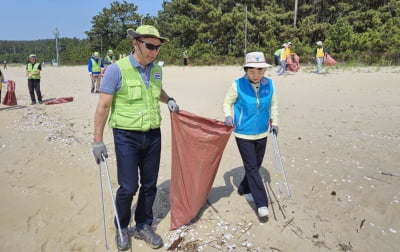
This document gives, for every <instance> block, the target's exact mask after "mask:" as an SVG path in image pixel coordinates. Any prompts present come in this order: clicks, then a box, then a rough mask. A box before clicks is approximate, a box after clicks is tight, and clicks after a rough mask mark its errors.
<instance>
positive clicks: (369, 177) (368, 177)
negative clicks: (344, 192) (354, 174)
mask: <svg viewBox="0 0 400 252" xmlns="http://www.w3.org/2000/svg"><path fill="white" fill-rule="evenodd" d="M364 178H365V179H366V180H373V179H374V180H377V181H380V182H383V183H386V184H390V183H389V182H386V181H385V180H383V179H378V178H374V177H371V176H366V175H365V176H364Z"/></svg>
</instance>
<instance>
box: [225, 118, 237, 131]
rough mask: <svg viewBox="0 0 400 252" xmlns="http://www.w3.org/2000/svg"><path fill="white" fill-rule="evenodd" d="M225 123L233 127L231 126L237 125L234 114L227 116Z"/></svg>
mask: <svg viewBox="0 0 400 252" xmlns="http://www.w3.org/2000/svg"><path fill="white" fill-rule="evenodd" d="M224 123H225V125H226V126H228V127H231V128H233V126H234V125H235V123H234V122H233V118H232V116H227V117H225V121H224Z"/></svg>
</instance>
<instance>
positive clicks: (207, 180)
mask: <svg viewBox="0 0 400 252" xmlns="http://www.w3.org/2000/svg"><path fill="white" fill-rule="evenodd" d="M171 129H172V167H171V185H170V196H169V198H170V207H171V224H170V230H174V229H176V228H178V227H180V226H182V225H185V224H187V223H189V222H190V221H191V220H192V219H193V218H194V217H196V215H197V214H198V212H199V210H200V208H201V207H202V206H203V205H204V203H205V202H206V200H207V197H208V194H209V192H210V190H211V186H212V184H213V182H214V178H215V175H216V173H217V170H218V166H219V163H220V161H221V158H222V153H223V151H224V149H225V146H226V143H227V142H228V140H229V136H230V135H231V133H232V130H233V128H228V127H226V126H225V124H224V123H223V122H220V121H217V120H213V119H208V118H204V117H199V116H196V115H194V114H192V113H189V112H187V111H183V110H180V111H179V113H171Z"/></svg>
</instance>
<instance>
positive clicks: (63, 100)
mask: <svg viewBox="0 0 400 252" xmlns="http://www.w3.org/2000/svg"><path fill="white" fill-rule="evenodd" d="M73 100H74V97H72V96H71V97H61V98H57V99H53V100H50V101H47V102H45V103H44V104H46V105H52V104H61V103H66V102H72V101H73Z"/></svg>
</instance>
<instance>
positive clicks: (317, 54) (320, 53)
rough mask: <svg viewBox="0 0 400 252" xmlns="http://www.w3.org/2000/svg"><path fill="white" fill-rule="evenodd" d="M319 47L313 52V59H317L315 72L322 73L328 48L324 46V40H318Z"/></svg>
mask: <svg viewBox="0 0 400 252" xmlns="http://www.w3.org/2000/svg"><path fill="white" fill-rule="evenodd" d="M316 44H317V48H315V50H314V53H313V60H315V59H317V71H315V73H317V74H320V73H322V64H323V63H324V57H325V55H326V54H327V53H328V50H326V48H324V47H323V46H322V41H317V43H316Z"/></svg>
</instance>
